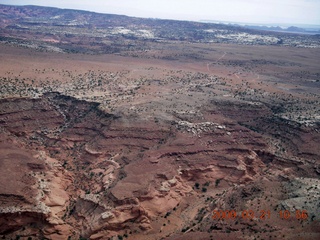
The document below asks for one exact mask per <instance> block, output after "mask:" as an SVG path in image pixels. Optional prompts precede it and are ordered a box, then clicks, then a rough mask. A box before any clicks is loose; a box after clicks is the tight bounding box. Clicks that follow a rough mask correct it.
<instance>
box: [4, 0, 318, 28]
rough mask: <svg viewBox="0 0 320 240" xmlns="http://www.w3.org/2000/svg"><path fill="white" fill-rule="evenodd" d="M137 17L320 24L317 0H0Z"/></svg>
mask: <svg viewBox="0 0 320 240" xmlns="http://www.w3.org/2000/svg"><path fill="white" fill-rule="evenodd" d="M0 3H1V4H11V5H30V4H32V5H41V6H53V7H60V8H71V9H83V10H89V11H95V12H103V13H115V14H124V15H128V16H137V17H151V18H166V19H182V20H196V21H197V20H204V19H205V20H221V21H233V22H249V23H288V24H290V23H291V24H293V23H300V24H316V25H320V0H113V1H109V0H89V1H88V0H66V1H58V0H23V1H21V0H0Z"/></svg>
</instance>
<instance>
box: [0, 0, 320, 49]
mask: <svg viewBox="0 0 320 240" xmlns="http://www.w3.org/2000/svg"><path fill="white" fill-rule="evenodd" d="M0 19H1V20H0V40H1V41H2V42H6V43H10V44H19V45H23V46H24V47H32V48H38V49H39V48H42V49H45V50H50V51H51V50H54V51H63V52H88V51H89V52H92V53H121V52H122V51H127V50H128V46H130V48H131V49H132V48H134V49H136V50H137V49H140V50H143V49H145V48H146V44H145V43H146V42H159V41H161V42H162V41H184V42H201V43H232V44H246V45H247V44H249V45H284V46H299V47H315V46H318V45H320V43H319V37H318V36H305V35H301V34H300V35H297V34H296V35H294V36H291V35H290V34H289V33H285V32H284V31H282V32H281V33H279V32H271V30H279V28H276V29H269V28H267V29H265V28H261V27H256V29H255V28H254V27H251V28H250V27H248V26H246V27H243V26H239V25H226V24H215V23H204V22H191V21H176V20H163V19H151V18H148V19H146V18H136V17H128V16H123V15H115V14H101V13H94V12H89V11H82V10H71V9H59V8H52V7H38V6H8V5H0ZM265 30H268V31H265ZM289 30H291V32H295V31H297V29H296V28H293V27H292V28H290V29H289ZM292 37H294V38H295V41H292V39H293V38H292ZM297 42H298V43H299V44H298V45H297Z"/></svg>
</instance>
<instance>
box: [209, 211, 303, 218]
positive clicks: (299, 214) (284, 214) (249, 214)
mask: <svg viewBox="0 0 320 240" xmlns="http://www.w3.org/2000/svg"><path fill="white" fill-rule="evenodd" d="M273 214H274V213H273ZM271 215H272V214H271V211H270V210H260V211H253V210H249V209H248V210H243V211H241V212H237V211H236V210H213V212H212V219H214V220H234V219H237V218H242V219H248V220H250V219H254V218H259V219H261V220H266V219H270V218H271ZM277 215H278V216H279V217H280V219H284V220H288V219H290V218H291V219H292V218H295V219H300V220H306V219H308V213H307V211H306V210H296V211H295V212H290V211H288V210H281V211H279V212H278V214H277Z"/></svg>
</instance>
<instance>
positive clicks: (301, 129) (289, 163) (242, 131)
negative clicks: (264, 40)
mask: <svg viewBox="0 0 320 240" xmlns="http://www.w3.org/2000/svg"><path fill="white" fill-rule="evenodd" d="M3 29H5V31H9V30H8V28H3ZM18 33H19V32H18ZM28 33H29V32H28ZM19 34H20V33H19ZM14 36H15V37H17V36H18V34H16V35H14ZM19 36H20V35H19ZM17 39H19V41H20V40H21V38H18V37H17ZM57 41H58V40H57ZM134 41H137V42H138V43H139V44H142V43H141V42H140V40H136V39H135V40H134ZM141 41H142V42H143V41H144V40H141ZM61 44H62V43H61ZM132 44H134V42H132ZM139 44H137V45H134V46H135V47H137V46H140V45H139ZM146 45H147V47H148V49H147V50H137V49H133V50H132V51H131V50H130V51H129V50H128V51H127V50H126V51H121V52H120V53H96V52H91V50H90V52H85V51H83V52H60V51H55V50H53V51H49V50H46V51H44V50H43V49H42V48H31V47H30V46H29V45H28V46H23V45H21V44H11V43H8V42H1V43H0V53H1V54H0V66H1V67H0V97H1V98H0V166H1V167H0V171H1V174H0V186H1V189H0V236H1V237H2V238H3V239H132V240H135V239H136V240H138V239H150V240H153V239H168V240H177V239H319V237H320V228H319V226H320V225H319V221H320V216H319V212H320V200H319V199H320V179H319V176H320V160H319V157H320V145H319V143H320V128H319V126H320V92H319V87H320V82H319V81H320V69H319V63H320V58H319V56H320V48H309V47H297V46H279V45H272V44H267V45H259V44H257V45H247V44H235V43H217V42H212V43H210V42H194V41H177V40H175V39H174V40H170V41H169V40H168V41H163V42H162V41H147V42H146ZM90 46H91V45H90ZM90 46H89V47H88V49H90ZM84 49H85V48H84Z"/></svg>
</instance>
